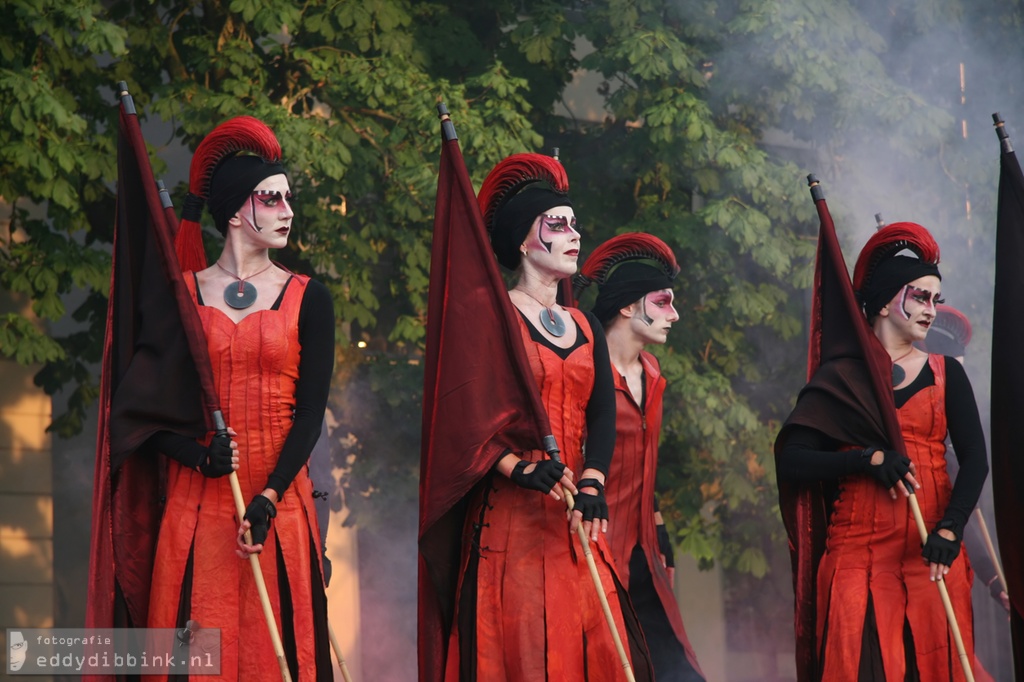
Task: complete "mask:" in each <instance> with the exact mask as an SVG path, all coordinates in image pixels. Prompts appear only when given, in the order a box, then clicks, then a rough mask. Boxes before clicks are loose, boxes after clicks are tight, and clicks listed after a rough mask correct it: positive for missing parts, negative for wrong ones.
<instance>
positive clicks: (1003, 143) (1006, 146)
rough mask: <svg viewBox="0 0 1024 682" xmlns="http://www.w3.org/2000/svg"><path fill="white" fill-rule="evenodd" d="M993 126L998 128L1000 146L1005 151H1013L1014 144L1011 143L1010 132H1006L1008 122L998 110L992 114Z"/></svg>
mask: <svg viewBox="0 0 1024 682" xmlns="http://www.w3.org/2000/svg"><path fill="white" fill-rule="evenodd" d="M992 126H993V127H994V128H995V129H996V136H997V137H998V138H999V146H1000V147H1002V150H1003V153H1004V154H1009V153H1010V152H1012V151H1013V145H1011V144H1010V134H1009V133H1008V132H1006V124H1005V123H1004V122H1003V117H1002V116H1000V115H999V112H998V111H997V112H996V113H994V114H992Z"/></svg>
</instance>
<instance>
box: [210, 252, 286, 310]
mask: <svg viewBox="0 0 1024 682" xmlns="http://www.w3.org/2000/svg"><path fill="white" fill-rule="evenodd" d="M215 265H216V266H217V267H218V268H220V269H221V270H223V271H224V272H226V273H228V274H229V275H231V276H232V277H234V278H235V279H237V280H238V282H236V283H234V284H229V285H227V287H225V288H224V302H225V303H227V304H228V306H229V307H231V308H234V309H235V310H244V309H246V308H248V307H249V306H251V305H252V304H253V303H255V302H256V297H257V296H258V295H259V292H257V291H256V287H254V286H253V285H252V284H250V283H249V282H247V281H246V280H249V279H252V278H253V277H257V276H259V275H262V274H263V273H264V272H266V271H267V270H269V269H270V266H271V265H273V263H269V264H267V267H265V268H263V269H262V270H260V271H259V272H257V273H256V274H255V275H249V276H248V277H246V278H245V279H242V278H241V277H239V276H238V275H236V274H235V273H233V272H231V271H230V270H228V269H227V268H225V267H224V266H223V265H221V264H220V261H217V262H216V263H215Z"/></svg>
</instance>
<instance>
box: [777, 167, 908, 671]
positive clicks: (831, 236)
mask: <svg viewBox="0 0 1024 682" xmlns="http://www.w3.org/2000/svg"><path fill="white" fill-rule="evenodd" d="M808 179H809V181H810V183H811V195H812V196H813V198H814V202H815V205H816V207H817V209H818V218H819V221H820V227H819V232H818V250H817V256H816V262H815V267H814V289H813V298H812V302H811V319H810V333H809V339H810V342H809V348H808V354H807V378H808V381H809V382H810V383H809V384H808V385H807V387H806V388H804V392H808V391H817V392H819V393H820V394H821V395H820V399H819V400H817V401H813V402H811V404H814V405H817V406H819V407H818V409H804V410H802V411H801V410H800V409H799V405H798V409H797V410H795V411H794V414H793V415H791V416H790V419H789V420H788V421H787V422H786V425H785V426H784V427H783V429H782V431H781V432H780V434H779V437H778V439H777V440H776V449H778V448H780V447H781V446H782V445H783V444H784V443H785V434H786V431H787V427H789V426H791V425H794V424H803V425H805V426H812V427H814V428H816V429H818V430H822V431H825V432H827V433H830V434H832V435H835V436H838V438H839V439H840V440H842V441H843V442H847V443H872V444H885V447H889V448H893V449H896V450H899V451H900V452H903V451H904V449H905V446H904V444H903V438H902V436H901V434H900V428H899V421H898V418H897V416H896V404H895V401H894V398H893V393H892V369H891V367H892V361H891V360H890V358H889V354H888V353H887V352H886V350H885V348H884V347H883V346H882V344H881V343H880V342H879V341H878V339H877V338H876V337H875V335H874V333H873V332H872V330H871V327H870V326H869V325H868V322H867V318H865V316H864V314H863V312H861V309H860V306H859V305H858V303H857V299H856V296H855V295H854V291H853V284H852V282H851V281H850V274H849V270H848V269H847V267H846V261H845V260H844V259H843V252H842V249H841V248H840V246H839V240H838V238H837V237H836V230H835V225H834V224H833V222H832V216H831V214H830V213H829V210H828V204H827V203H826V202H825V197H824V193H823V192H822V190H821V187H820V185H819V184H818V182H817V180H815V179H814V178H813V176H811V177H809V178H808ZM822 366H824V368H823V367H822ZM819 369H821V371H820V372H819ZM812 379H813V381H812ZM801 395H803V393H802V394H801ZM826 499H828V494H827V493H826V491H825V490H824V487H823V484H821V483H817V484H801V485H795V484H792V483H786V482H783V481H780V482H779V502H780V506H781V510H782V520H783V522H784V523H785V525H786V532H787V534H788V536H789V549H790V559H791V561H792V568H793V592H794V597H795V601H796V624H795V625H796V658H797V679H798V680H800V682H805V681H809V680H813V679H816V676H817V675H818V667H819V665H818V664H819V662H818V648H819V644H820V643H819V642H817V641H816V621H817V610H816V597H815V586H816V574H817V569H818V562H819V561H820V559H821V556H822V553H823V552H824V549H825V529H826V522H827V509H826V504H825V500H826Z"/></svg>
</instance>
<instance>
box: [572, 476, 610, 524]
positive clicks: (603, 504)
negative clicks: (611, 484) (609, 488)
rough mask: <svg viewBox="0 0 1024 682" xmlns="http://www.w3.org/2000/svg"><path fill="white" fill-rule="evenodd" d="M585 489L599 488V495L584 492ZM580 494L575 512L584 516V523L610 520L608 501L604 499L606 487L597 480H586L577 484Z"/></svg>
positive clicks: (577, 497) (574, 508)
mask: <svg viewBox="0 0 1024 682" xmlns="http://www.w3.org/2000/svg"><path fill="white" fill-rule="evenodd" d="M584 488H597V494H593V495H592V494H590V493H585V492H583V489H584ZM576 489H577V490H579V494H578V495H576V506H574V507H573V511H578V512H580V513H581V514H583V520H584V521H594V520H598V521H600V520H602V519H607V518H608V501H607V500H606V499H605V497H604V485H602V483H601V482H600V481H599V480H597V479H596V478H585V479H583V480H582V481H580V482H579V483H577V484H576Z"/></svg>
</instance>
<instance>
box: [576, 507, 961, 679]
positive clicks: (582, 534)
mask: <svg viewBox="0 0 1024 682" xmlns="http://www.w3.org/2000/svg"><path fill="white" fill-rule="evenodd" d="M562 493H563V494H564V495H565V503H566V505H567V506H568V507H569V511H570V512H571V511H572V510H573V507H575V506H576V501H575V500H574V499H573V497H572V493H570V492H569V491H568V490H566V489H565V488H562ZM594 523H596V521H595V522H594ZM576 535H578V536H579V538H580V542H582V543H583V555H584V556H585V557H586V558H587V568H589V569H590V577H591V578H593V579H594V588H595V589H596V590H597V598H598V600H600V602H601V610H602V611H604V618H605V620H606V621H608V628H609V629H610V630H611V631H612V640H613V641H614V642H615V650H616V651H617V652H618V653H619V662H620V663H622V670H623V671H624V672H625V673H626V679H627V680H629V682H636V678H634V677H633V667H632V666H630V664H629V656H628V655H626V649H625V648H624V647H623V646H622V638H621V637H619V629H618V627H616V625H615V616H614V615H612V607H611V605H609V604H608V596H607V595H606V594H605V593H604V586H603V585H602V584H601V575H600V574H599V573H598V572H597V562H596V561H595V560H594V554H593V552H591V550H590V538H588V537H587V533H586V531H584V530H583V523H582V522H581V523H580V525H578V526H576ZM972 682H973V681H972Z"/></svg>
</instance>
